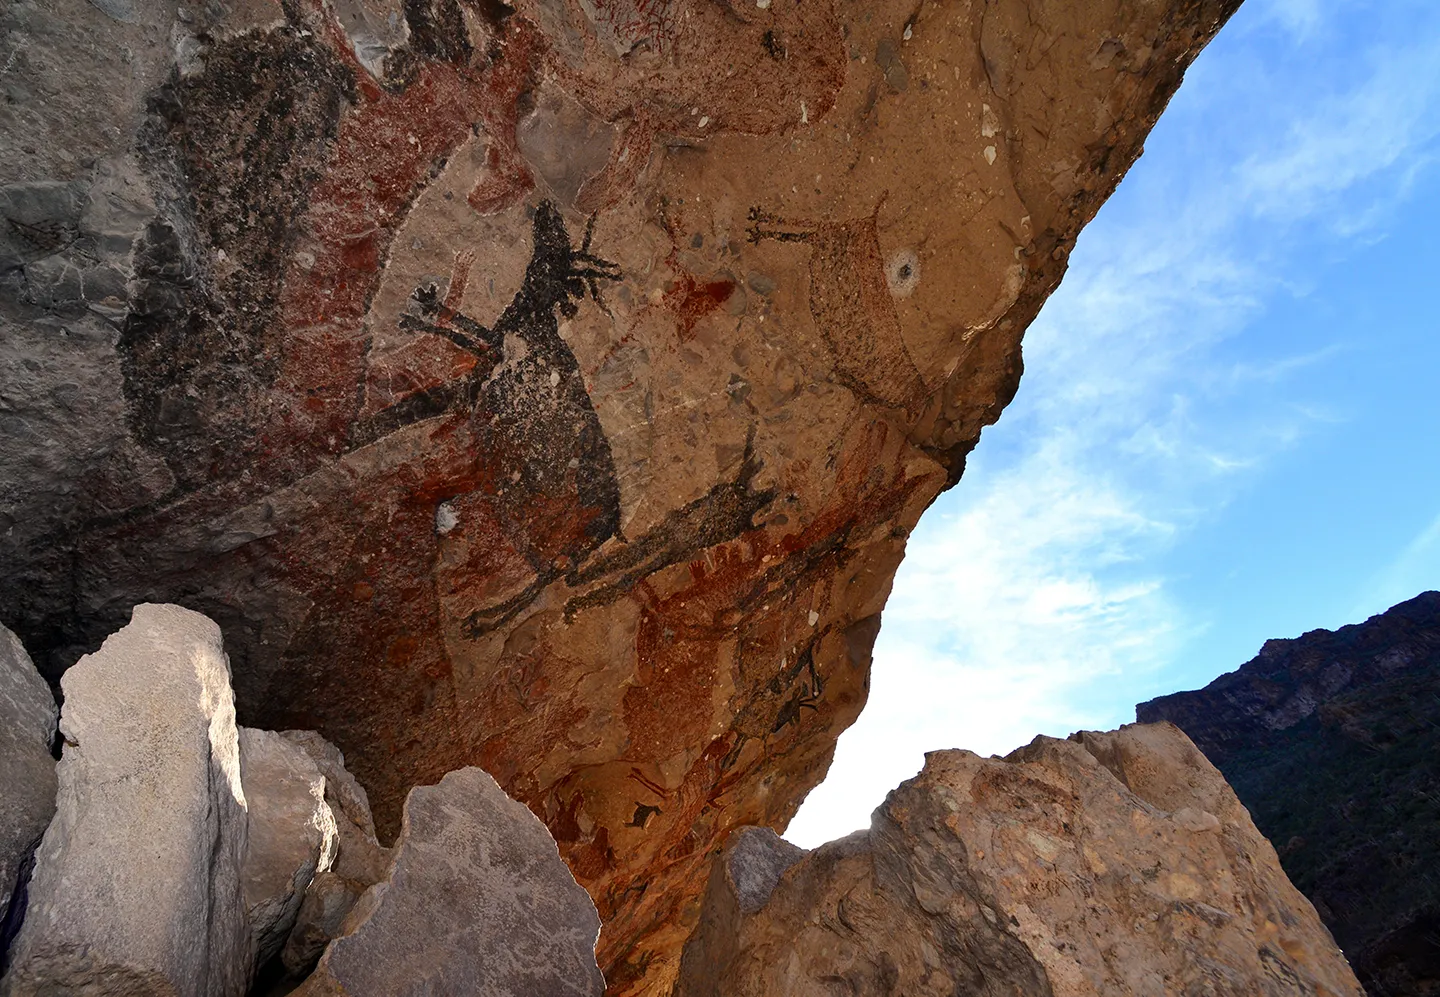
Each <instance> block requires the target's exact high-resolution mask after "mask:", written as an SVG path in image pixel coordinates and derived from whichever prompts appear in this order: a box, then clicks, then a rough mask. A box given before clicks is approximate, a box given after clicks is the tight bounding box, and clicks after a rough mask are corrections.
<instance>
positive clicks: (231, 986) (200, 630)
mask: <svg viewBox="0 0 1440 997" xmlns="http://www.w3.org/2000/svg"><path fill="white" fill-rule="evenodd" d="M61 686H62V690H63V692H64V695H65V707H64V710H63V711H62V713H61V717H60V732H61V734H62V735H63V736H64V739H65V747H64V754H63V756H62V758H61V760H60V764H59V767H58V776H59V793H58V796H57V801H58V803H57V810H56V814H55V818H54V820H53V821H52V822H51V823H50V826H49V828H48V829H47V830H46V831H45V836H44V838H43V839H42V841H41V843H40V847H39V849H38V850H37V852H36V855H35V870H34V874H33V876H32V878H31V881H30V902H29V907H28V910H27V912H26V916H25V921H24V924H23V925H22V927H21V930H20V934H19V937H18V938H17V939H16V941H15V945H14V948H13V950H12V952H11V957H12V964H11V969H10V972H9V974H8V975H7V976H6V977H5V980H4V981H3V984H0V993H4V994H5V995H6V997H21V995H32V994H34V995H40V994H54V993H66V994H76V995H81V994H84V995H89V994H94V995H102V994H104V995H110V994H132V993H133V994H141V993H143V994H155V995H173V997H189V995H196V997H238V995H240V994H243V993H244V992H245V989H246V986H247V984H248V982H249V973H250V962H251V950H250V931H249V925H248V922H247V919H246V911H245V905H244V901H243V900H242V897H241V888H240V868H241V862H242V859H243V856H244V852H245V829H246V825H245V810H244V796H243V793H242V791H241V788H240V758H239V748H238V743H237V735H236V728H235V709H234V702H233V698H232V696H231V692H230V674H229V669H228V667H227V664H226V660H225V653H224V651H223V650H222V646H221V641H220V628H219V627H217V626H216V625H215V624H214V623H212V622H211V621H209V620H207V619H205V617H203V616H201V615H199V614H198V613H193V612H190V611H189V610H185V609H181V608H179V607H178V606H156V605H141V606H136V607H135V612H134V616H133V618H132V620H131V622H130V624H129V625H128V626H126V627H125V628H124V629H122V630H120V631H119V632H118V633H116V634H114V635H113V636H111V637H110V638H109V639H107V640H106V641H105V644H104V646H103V647H101V648H100V650H99V651H97V652H96V653H94V654H91V655H87V656H86V657H84V658H82V659H81V660H80V662H79V663H78V664H76V665H75V667H73V668H71V669H70V670H69V671H67V672H66V673H65V677H64V679H63V680H62V683H61Z"/></svg>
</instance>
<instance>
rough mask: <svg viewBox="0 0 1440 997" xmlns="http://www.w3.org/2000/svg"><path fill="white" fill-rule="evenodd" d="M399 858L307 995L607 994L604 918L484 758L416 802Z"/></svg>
mask: <svg viewBox="0 0 1440 997" xmlns="http://www.w3.org/2000/svg"><path fill="white" fill-rule="evenodd" d="M401 827H402V829H401V832H400V839H399V841H398V842H397V843H396V846H395V847H396V855H395V862H394V865H393V867H392V868H391V871H390V876H389V878H388V879H387V880H385V881H384V882H382V883H379V884H377V885H376V886H374V887H372V888H371V889H370V890H369V891H368V892H367V893H366V894H365V896H364V897H363V898H362V899H361V901H360V903H359V904H358V905H357V906H356V907H355V909H354V910H353V911H352V912H351V913H350V917H349V919H348V922H347V924H346V926H345V929H346V933H345V934H344V935H342V936H341V937H339V938H337V939H335V941H333V942H331V943H330V946H329V948H327V949H326V950H325V955H324V956H323V957H322V958H321V960H320V965H319V966H318V967H317V969H316V970H315V973H314V974H313V975H312V976H310V978H309V979H307V980H306V981H305V983H304V985H302V987H301V988H300V989H299V990H298V991H296V993H297V994H298V995H300V997H320V995H327V997H329V995H345V997H394V995H397V994H408V993H422V992H423V993H425V994H426V995H428V997H451V995H454V997H460V995H469V994H495V995H496V997H499V995H510V994H513V995H516V997H519V995H531V994H533V995H542V994H544V995H555V997H599V994H601V993H602V992H603V990H604V988H605V981H604V979H603V978H602V977H601V975H600V969H599V967H598V966H597V965H596V964H595V940H596V938H597V937H598V935H599V933H600V918H599V916H598V915H597V914H596V913H595V906H594V904H592V903H591V902H590V898H589V897H588V896H587V895H586V894H585V891H584V890H583V889H581V888H580V886H579V885H578V884H576V882H575V880H574V877H572V876H571V874H570V872H569V870H568V869H566V868H565V863H564V862H562V861H561V860H560V854H559V851H558V850H557V849H556V847H555V842H554V840H553V839H552V838H551V837H550V834H549V832H548V831H546V830H545V825H543V824H542V823H540V821H539V820H538V819H537V818H536V817H535V815H534V814H532V813H530V811H529V810H527V809H526V808H525V807H524V805H522V804H520V803H517V802H516V801H514V800H512V799H510V798H509V797H508V796H506V795H505V793H504V792H503V791H502V790H501V789H500V787H499V786H498V785H496V783H495V780H494V779H492V778H491V777H490V776H488V775H486V774H485V772H483V771H481V770H480V769H477V768H467V769H459V770H457V771H455V772H451V773H449V774H448V775H446V776H445V778H443V779H441V780H440V783H439V785H436V786H420V787H417V788H416V789H414V790H411V792H410V796H409V798H408V799H407V800H406V801H405V811H404V820H403V823H402V825H401Z"/></svg>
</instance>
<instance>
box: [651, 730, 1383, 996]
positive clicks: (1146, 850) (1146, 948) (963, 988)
mask: <svg viewBox="0 0 1440 997" xmlns="http://www.w3.org/2000/svg"><path fill="white" fill-rule="evenodd" d="M780 844H783V843H780ZM765 854H766V850H765V849H763V848H761V847H758V843H757V842H756V841H755V840H753V836H752V837H742V838H741V839H740V840H739V842H738V843H737V844H732V845H730V846H729V847H727V850H726V853H725V855H724V857H723V859H722V861H721V862H719V863H717V864H716V871H715V872H714V873H712V877H711V881H710V886H709V888H708V890H707V893H706V899H705V906H704V908H703V911H702V915H701V921H700V928H699V930H698V931H697V932H696V934H695V936H694V937H693V938H692V939H691V941H690V942H689V943H688V945H687V946H686V949H685V954H684V958H683V960H682V963H681V970H680V978H679V984H678V986H677V988H676V990H675V995H676V997H720V995H725V997H781V995H784V997H829V995H831V994H836V993H845V994H851V995H854V997H872V995H873V997H881V995H887V994H897V993H903V994H908V995H912V997H926V995H932V994H933V995H935V997H941V995H944V997H949V995H951V994H961V993H963V994H973V995H977V997H1014V995H1024V997H1130V995H1135V997H1140V995H1145V997H1152V995H1155V997H1158V995H1161V994H1165V995H1184V997H1202V995H1205V997H1291V995H1300V994H1310V995H1323V997H1363V992H1362V991H1361V990H1360V987H1359V985H1358V984H1357V983H1356V981H1355V977H1354V975H1353V974H1352V973H1351V971H1350V968H1349V966H1348V965H1347V964H1346V962H1345V959H1344V957H1343V956H1342V955H1341V954H1340V951H1339V950H1338V949H1337V948H1336V947H1335V943H1334V942H1333V941H1332V940H1331V938H1330V935H1329V933H1328V932H1327V931H1326V930H1325V927H1324V925H1322V924H1321V923H1320V920H1319V918H1318V917H1317V916H1316V914H1315V911H1314V909H1313V908H1312V907H1311V906H1310V904H1309V903H1308V902H1307V901H1306V900H1305V898H1304V897H1303V896H1301V895H1300V893H1299V892H1297V891H1296V890H1295V888H1294V887H1293V886H1291V885H1290V882H1289V880H1287V879H1286V878H1285V874H1284V873H1283V872H1282V871H1281V870H1280V865H1279V862H1278V860H1277V859H1276V857H1275V852H1274V849H1272V848H1271V847H1270V845H1269V843H1268V842H1266V840H1265V839H1264V838H1263V837H1261V835H1260V833H1259V832H1258V831H1256V830H1255V826H1254V825H1253V824H1252V823H1251V822H1250V818H1249V816H1248V814H1247V813H1246V812H1245V808H1244V807H1242V806H1241V805H1240V803H1239V802H1238V801H1237V800H1236V798H1235V795H1234V793H1232V792H1231V791H1230V788H1229V787H1228V786H1227V785H1226V784H1225V780H1224V779H1223V777H1222V776H1221V775H1220V773H1219V772H1217V771H1216V770H1215V768H1214V767H1213V766H1212V765H1210V764H1209V763H1208V762H1207V761H1206V760H1205V758H1204V756H1203V755H1201V754H1200V752H1199V751H1197V750H1196V749H1195V747H1194V745H1192V744H1191V743H1190V741H1189V740H1188V739H1187V738H1186V737H1185V735H1184V734H1183V733H1181V732H1180V731H1179V730H1178V729H1177V728H1175V727H1173V726H1171V725H1169V724H1158V725H1153V726H1131V727H1125V728H1122V729H1120V730H1118V731H1113V732H1109V733H1095V732H1089V731H1087V732H1084V733H1081V734H1076V735H1074V736H1073V737H1072V738H1071V739H1070V740H1068V741H1058V740H1054V739H1052V738H1045V737H1041V738H1037V739H1036V740H1035V741H1034V742H1033V743H1032V744H1030V745H1029V746H1028V747H1025V748H1021V749H1020V750H1018V751H1016V752H1013V753H1012V754H1011V755H1010V756H1009V757H1007V758H1005V759H1000V758H989V759H984V758H981V757H979V756H978V755H975V754H972V753H970V752H967V751H936V752H931V753H930V754H929V755H927V756H926V762H925V768H924V770H923V771H922V772H921V773H920V774H919V775H918V776H916V777H915V778H914V779H911V780H910V781H908V782H906V783H905V784H903V785H902V786H901V787H900V788H899V789H897V790H895V791H894V792H893V793H891V794H890V796H889V797H888V798H887V799H886V801H885V803H884V805H883V806H881V808H880V809H879V810H877V811H876V812H875V816H874V819H873V821H872V824H871V828H870V830H869V831H862V832H857V833H856V834H854V835H851V836H850V837H848V838H844V839H841V840H840V841H836V842H831V843H830V844H828V845H824V846H822V847H820V848H818V849H816V850H815V851H813V852H810V853H808V854H806V855H804V856H803V857H800V858H797V857H795V856H793V855H792V856H784V857H783V861H782V862H781V863H780V865H781V866H782V867H785V871H784V872H783V874H782V875H780V876H779V877H778V878H773V877H768V874H767V876H766V877H763V878H769V881H770V883H771V884H772V887H773V888H772V890H771V891H770V892H769V895H768V897H766V896H757V895H756V894H755V892H754V889H753V883H754V881H755V879H756V875H757V870H758V871H764V870H768V869H774V868H775V865H776V863H775V862H773V861H769V860H767V859H766V858H765ZM768 854H769V855H770V856H771V858H772V859H773V858H775V857H777V856H779V855H780V853H779V852H778V851H777V850H776V849H775V847H774V845H772V846H771V847H770V848H769V850H768ZM745 882H750V883H751V884H752V886H751V889H750V890H749V892H748V895H747V891H746V890H744V889H741V888H740V884H741V883H745Z"/></svg>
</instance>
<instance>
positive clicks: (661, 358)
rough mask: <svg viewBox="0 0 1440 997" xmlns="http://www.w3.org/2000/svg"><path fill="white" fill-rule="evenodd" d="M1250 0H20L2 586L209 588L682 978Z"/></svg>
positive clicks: (339, 739)
mask: <svg viewBox="0 0 1440 997" xmlns="http://www.w3.org/2000/svg"><path fill="white" fill-rule="evenodd" d="M1237 5H1238V0H948V2H943V3H935V4H916V3H914V2H913V0H881V2H878V3H877V2H871V0H865V2H860V0H816V2H813V3H812V2H805V3H799V2H795V0H771V2H767V3H760V2H756V3H750V2H748V0H746V2H741V0H644V2H641V0H593V2H592V0H515V2H514V5H513V6H511V5H508V4H505V3H498V2H492V0H405V2H404V3H402V2H400V0H285V2H284V3H281V4H279V5H277V4H274V3H270V2H268V0H226V2H213V3H204V4H189V3H187V4H185V5H183V6H177V5H175V4H174V3H173V2H172V0H90V2H87V0H17V2H16V3H13V4H11V5H9V6H8V7H7V8H6V9H5V11H4V13H3V14H0V19H3V20H0V26H3V31H4V32H5V33H6V37H7V38H9V39H12V42H11V43H10V44H8V45H7V48H6V51H7V52H8V53H9V54H8V55H7V56H6V73H5V77H4V79H5V83H4V86H5V88H6V91H5V92H6V99H5V101H3V102H0V216H3V220H4V224H3V225H0V385H3V386H4V387H3V405H0V562H3V563H4V564H5V565H6V571H5V572H4V575H3V577H0V607H4V612H5V613H6V614H8V615H7V616H6V619H5V622H6V623H8V624H9V625H11V626H13V627H14V628H15V629H16V631H17V632H18V633H19V634H20V635H21V637H22V638H23V639H25V640H26V642H27V646H30V647H31V648H32V652H34V653H35V654H36V658H37V662H38V663H39V665H40V666H41V668H42V670H43V671H45V672H46V673H47V674H48V675H50V676H51V677H54V676H55V675H57V674H58V673H59V672H60V671H61V670H62V669H64V668H65V667H66V666H67V665H69V664H70V663H71V662H72V661H74V660H75V658H76V657H78V656H79V655H80V654H81V653H82V652H84V651H86V650H88V649H90V648H93V647H94V646H95V644H96V643H98V641H99V639H100V638H101V637H102V636H103V635H104V634H105V633H107V632H108V631H109V630H110V629H113V627H114V626H116V625H117V624H119V623H120V622H122V621H123V619H124V614H125V613H126V612H127V611H128V609H129V607H130V606H131V605H132V604H134V603H135V602H138V601H144V600H154V601H159V600H163V601H170V602H180V603H183V604H185V605H187V606H189V607H191V608H194V609H197V610H200V611H203V612H205V613H207V614H208V615H210V616H211V617H212V618H213V619H215V620H216V621H217V622H219V623H220V624H221V626H222V627H223V628H224V630H225V634H226V645H227V647H228V648H229V650H230V653H231V655H232V658H233V662H234V672H235V690H236V697H237V703H238V705H239V709H240V711H241V714H242V716H243V717H244V719H245V722H246V723H247V724H249V725H251V726H257V727H265V728H273V729H281V728H285V727H299V728H314V729H316V730H319V731H320V732H321V733H322V734H323V735H324V736H326V737H327V738H329V739H331V740H333V741H334V742H335V743H336V744H337V745H339V746H340V747H341V748H342V749H343V750H344V751H345V752H346V754H347V755H348V757H349V758H350V761H351V763H352V765H353V766H354V770H355V772H356V774H357V776H359V778H360V779H361V781H362V782H363V783H364V784H365V785H366V787H367V789H368V790H369V791H370V797H371V800H372V802H373V804H374V806H375V811H376V817H377V821H378V823H379V825H380V830H381V833H382V836H388V835H390V834H393V833H394V831H395V829H396V827H397V824H398V818H399V813H400V804H401V801H402V800H403V799H404V797H405V793H406V791H407V789H408V788H409V787H411V786H413V785H417V784H421V783H427V782H434V781H436V780H438V779H439V778H440V776H441V775H442V774H443V773H445V772H447V771H449V770H451V769H454V768H456V767H459V766H463V765H472V764H473V765H479V766H482V767H483V768H485V769H486V770H487V771H490V772H492V773H493V774H494V775H495V776H496V778H497V779H498V780H499V781H500V783H501V785H502V786H503V787H504V788H505V789H506V790H507V791H508V792H509V793H511V794H512V795H513V796H515V797H516V798H517V799H519V800H521V801H523V802H524V803H525V804H526V805H528V806H529V807H531V808H532V810H534V812H536V813H537V814H540V815H541V816H542V818H543V819H544V821H545V822H546V823H547V825H548V826H549V827H550V829H551V831H552V832H553V834H554V836H555V838H556V839H557V840H558V841H559V843H560V848H561V851H562V854H563V855H564V856H565V858H566V860H567V862H568V863H569V865H570V867H571V869H572V870H574V872H575V874H576V876H577V877H578V878H579V880H580V881H581V882H582V883H583V884H584V885H585V886H586V887H587V889H588V890H589V891H590V893H591V895H592V896H593V897H594V898H595V901H596V903H597V906H598V907H599V909H600V911H601V914H602V917H603V919H604V921H605V923H606V930H605V932H604V935H603V937H602V941H601V960H602V963H603V964H604V965H605V966H606V969H607V973H608V978H609V980H610V984H611V987H612V989H613V990H614V992H615V993H617V994H618V993H626V992H631V991H639V990H645V989H649V990H652V991H654V992H663V990H664V989H665V988H666V987H667V986H668V985H669V981H670V980H671V978H672V977H673V974H674V970H675V959H676V955H677V952H678V948H679V945H680V942H681V941H682V940H683V938H684V937H685V936H686V934H687V933H688V932H689V930H690V928H691V926H692V925H693V923H694V917H695V914H696V910H697V906H696V897H697V896H698V893H699V891H700V890H701V888H702V886H703V883H704V882H705V878H706V875H707V869H708V866H709V863H710V861H711V855H712V852H713V848H714V846H715V844H716V842H718V841H719V840H720V838H721V836H722V835H723V834H724V832H725V831H726V829H727V828H730V827H734V826H740V825H744V824H760V825H765V826H771V827H783V826H784V825H785V823H786V822H787V821H788V820H789V818H790V816H791V815H792V814H793V813H794V811H795V809H796V807H797V806H798V804H799V801H800V800H801V799H802V798H803V796H804V795H805V793H806V792H807V791H808V790H809V789H810V788H811V787H812V786H813V785H815V783H816V782H817V781H818V780H819V779H820V778H821V776H822V775H823V773H824V771H825V769H826V767H827V765H828V764H829V759H830V757H831V754H832V751H833V747H834V743H835V738H836V737H837V736H838V734H839V732H840V731H842V730H843V729H844V728H845V727H846V726H848V725H849V724H850V723H851V722H852V721H853V719H854V718H855V716H856V714H857V712H858V711H859V709H860V708H861V706H862V704H863V702H864V698H865V693H866V683H867V673H868V668H869V654H870V645H871V642H872V641H873V639H874V636H875V632H876V629H877V626H878V614H879V612H880V610H881V608H882V606H883V603H884V600H885V597H886V594H887V592H888V589H889V585H890V579H891V577H892V575H893V572H894V570H895V567H896V565H897V563H898V561H899V559H900V557H901V554H902V552H903V549H904V544H905V538H906V535H907V533H908V531H909V530H910V529H911V527H913V526H914V524H915V522H916V521H917V519H918V517H919V516H920V513H921V511H922V510H923V509H924V508H925V507H926V506H927V505H928V504H929V503H930V502H931V501H932V500H933V499H934V498H935V496H936V495H937V494H938V493H939V492H940V491H941V490H942V489H944V488H945V487H947V486H948V485H950V484H952V483H953V482H954V481H956V480H957V479H958V477H959V476H960V473H961V471H962V469H963V466H964V461H965V456H966V454H967V453H968V452H969V450H970V449H971V448H972V447H973V446H974V445H975V443H976V441H977V440H978V438H979V434H980V431H981V428H982V427H983V426H985V425H987V424H988V423H990V422H992V421H994V419H995V418H997V417H998V415H999V413H1000V410H1001V408H1002V407H1003V406H1004V405H1005V404H1006V403H1007V402H1008V400H1009V399H1010V397H1011V396H1012V395H1013V393H1014V391H1015V388H1016V384H1017V381H1018V378H1019V376H1020V370H1021V360H1020V338H1021V334H1022V333H1023V331H1024V329H1025V327H1026V326H1027V325H1028V323H1029V322H1030V320H1031V319H1032V318H1033V317H1034V315H1035V314H1036V312H1037V310H1038V309H1039V307H1040V305H1041V303H1042V302H1043V301H1044V299H1045V297H1046V296H1047V295H1048V294H1049V293H1050V291H1051V290H1053V288H1054V287H1055V286H1056V283H1057V282H1058V281H1059V279H1060V277H1061V275H1062V273H1063V272H1064V269H1065V261H1066V258H1067V255H1068V253H1069V251H1070V249H1071V247H1072V246H1073V245H1074V242H1075V238H1076V236H1077V234H1078V233H1079V231H1080V229H1081V227H1082V226H1083V225H1084V224H1085V222H1086V221H1087V220H1088V219H1089V218H1090V217H1092V216H1093V214H1094V212H1095V211H1096V210H1097V209H1098V208H1099V206H1100V204H1101V202H1102V201H1103V200H1104V198H1105V197H1106V196H1107V195H1108V194H1109V192H1110V191H1111V190H1112V189H1113V188H1114V186H1115V184H1116V183H1117V182H1118V181H1119V179H1120V177H1121V176H1122V175H1123V174H1124V172H1125V170H1126V169H1127V168H1128V166H1129V165H1130V163H1131V162H1133V161H1134V159H1135V157H1136V156H1137V155H1138V154H1139V153H1140V150H1141V145H1142V143H1143V141H1144V138H1145V135H1146V133H1147V132H1148V130H1149V128H1150V126H1151V125H1152V124H1153V123H1154V121H1155V119H1156V117H1157V115H1158V114H1159V113H1160V111H1161V109H1162V108H1163V107H1164V105H1165V102H1166V101H1167V99H1168V98H1169V96H1170V95H1171V93H1173V91H1174V89H1175V87H1176V86H1177V85H1178V84H1179V82H1180V79H1181V75H1182V73H1183V72H1184V70H1185V68H1186V66H1187V65H1188V64H1189V63H1190V61H1191V60H1192V59H1193V58H1194V57H1195V55H1196V54H1197V53H1198V52H1199V50H1200V49H1201V48H1202V47H1203V46H1204V44H1205V43H1206V42H1207V41H1208V40H1209V38H1210V37H1211V36H1212V35H1213V34H1214V32H1215V31H1216V30H1218V28H1219V26H1220V25H1221V24H1222V23H1223V21H1224V20H1225V18H1226V17H1227V16H1228V15H1229V14H1230V13H1231V12H1232V11H1233V9H1234V8H1235V7H1236V6H1237Z"/></svg>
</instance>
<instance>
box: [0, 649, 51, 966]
mask: <svg viewBox="0 0 1440 997" xmlns="http://www.w3.org/2000/svg"><path fill="white" fill-rule="evenodd" d="M59 713H60V711H59V710H58V709H57V708H56V706H55V697H54V696H52V695H50V687H49V686H47V685H46V684H45V680H44V679H43V678H41V677H40V673H39V672H37V671H36V670H35V666H34V665H33V664H32V663H31V661H30V656H29V655H28V654H26V653H25V648H24V647H22V646H21V644H20V639H19V638H18V637H16V636H15V635H14V634H13V633H11V632H10V631H9V630H7V629H5V628H4V627H3V626H0V972H3V969H4V959H5V956H4V952H5V946H6V944H7V943H8V942H9V940H10V939H9V937H8V936H7V935H6V927H7V926H8V925H11V924H17V923H18V919H19V916H20V910H18V909H17V910H16V911H15V913H14V915H11V914H10V905H11V901H12V896H11V892H12V890H14V889H15V888H16V887H17V885H18V884H19V879H20V878H21V876H20V872H21V866H22V865H24V864H25V863H26V862H27V860H28V859H29V856H30V853H31V851H32V850H33V849H34V847H35V845H36V844H37V843H38V842H39V840H40V835H41V834H43V833H44V831H45V826H46V825H47V824H49V823H50V817H51V815H52V814H54V813H55V759H54V758H53V757H52V756H51V754H50V742H51V741H53V740H54V738H55V723H56V719H57V717H58V716H59ZM19 899H20V901H21V904H23V897H22V898H19ZM19 906H20V904H17V908H18V907H19Z"/></svg>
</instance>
